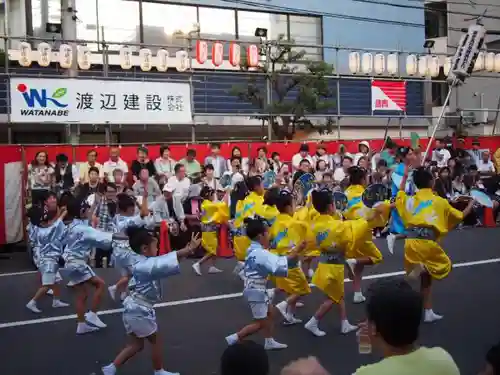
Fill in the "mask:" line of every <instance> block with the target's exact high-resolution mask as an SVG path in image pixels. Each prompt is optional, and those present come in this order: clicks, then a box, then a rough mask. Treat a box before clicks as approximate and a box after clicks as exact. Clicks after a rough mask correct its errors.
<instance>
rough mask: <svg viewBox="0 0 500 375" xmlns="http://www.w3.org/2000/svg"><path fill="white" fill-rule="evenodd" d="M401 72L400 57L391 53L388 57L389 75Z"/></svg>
mask: <svg viewBox="0 0 500 375" xmlns="http://www.w3.org/2000/svg"><path fill="white" fill-rule="evenodd" d="M398 71H399V59H398V55H397V54H395V53H391V54H389V55H388V56H387V73H389V74H391V75H396V74H398Z"/></svg>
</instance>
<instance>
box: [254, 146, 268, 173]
mask: <svg viewBox="0 0 500 375" xmlns="http://www.w3.org/2000/svg"><path fill="white" fill-rule="evenodd" d="M269 163H270V160H269V159H268V158H267V148H266V147H259V148H258V149H257V159H256V160H255V166H256V169H257V173H259V174H263V173H264V172H266V171H267V170H268V169H269V168H270V165H269Z"/></svg>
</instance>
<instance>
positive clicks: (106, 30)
mask: <svg viewBox="0 0 500 375" xmlns="http://www.w3.org/2000/svg"><path fill="white" fill-rule="evenodd" d="M97 4H98V17H99V25H98V26H99V27H98V29H97V33H98V36H99V41H100V42H101V43H102V42H104V41H110V42H118V44H108V49H109V50H111V51H113V50H114V51H117V50H119V49H120V48H121V47H122V46H123V45H127V44H129V43H137V44H138V43H140V26H139V25H140V21H139V3H138V2H135V1H127V0H106V1H98V3H97ZM131 48H132V49H135V50H138V49H139V48H138V47H133V46H131Z"/></svg>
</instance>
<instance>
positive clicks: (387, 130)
mask: <svg viewBox="0 0 500 375" xmlns="http://www.w3.org/2000/svg"><path fill="white" fill-rule="evenodd" d="M390 123H391V118H390V117H389V118H388V119H387V125H386V126H385V132H384V143H383V144H382V148H381V149H380V152H382V151H384V148H385V146H386V145H387V135H388V134H389V124H390Z"/></svg>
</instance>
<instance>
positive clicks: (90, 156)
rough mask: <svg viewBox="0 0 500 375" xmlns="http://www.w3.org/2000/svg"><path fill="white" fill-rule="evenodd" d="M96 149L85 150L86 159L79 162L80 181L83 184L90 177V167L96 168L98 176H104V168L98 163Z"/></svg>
mask: <svg viewBox="0 0 500 375" xmlns="http://www.w3.org/2000/svg"><path fill="white" fill-rule="evenodd" d="M96 160H97V151H96V150H90V151H89V152H87V161H86V162H85V163H81V164H80V183H81V184H85V183H86V182H89V179H90V176H89V175H90V169H91V168H95V169H97V174H98V175H99V178H102V177H104V170H103V168H102V165H101V164H99V163H98V162H97V161H96Z"/></svg>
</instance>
